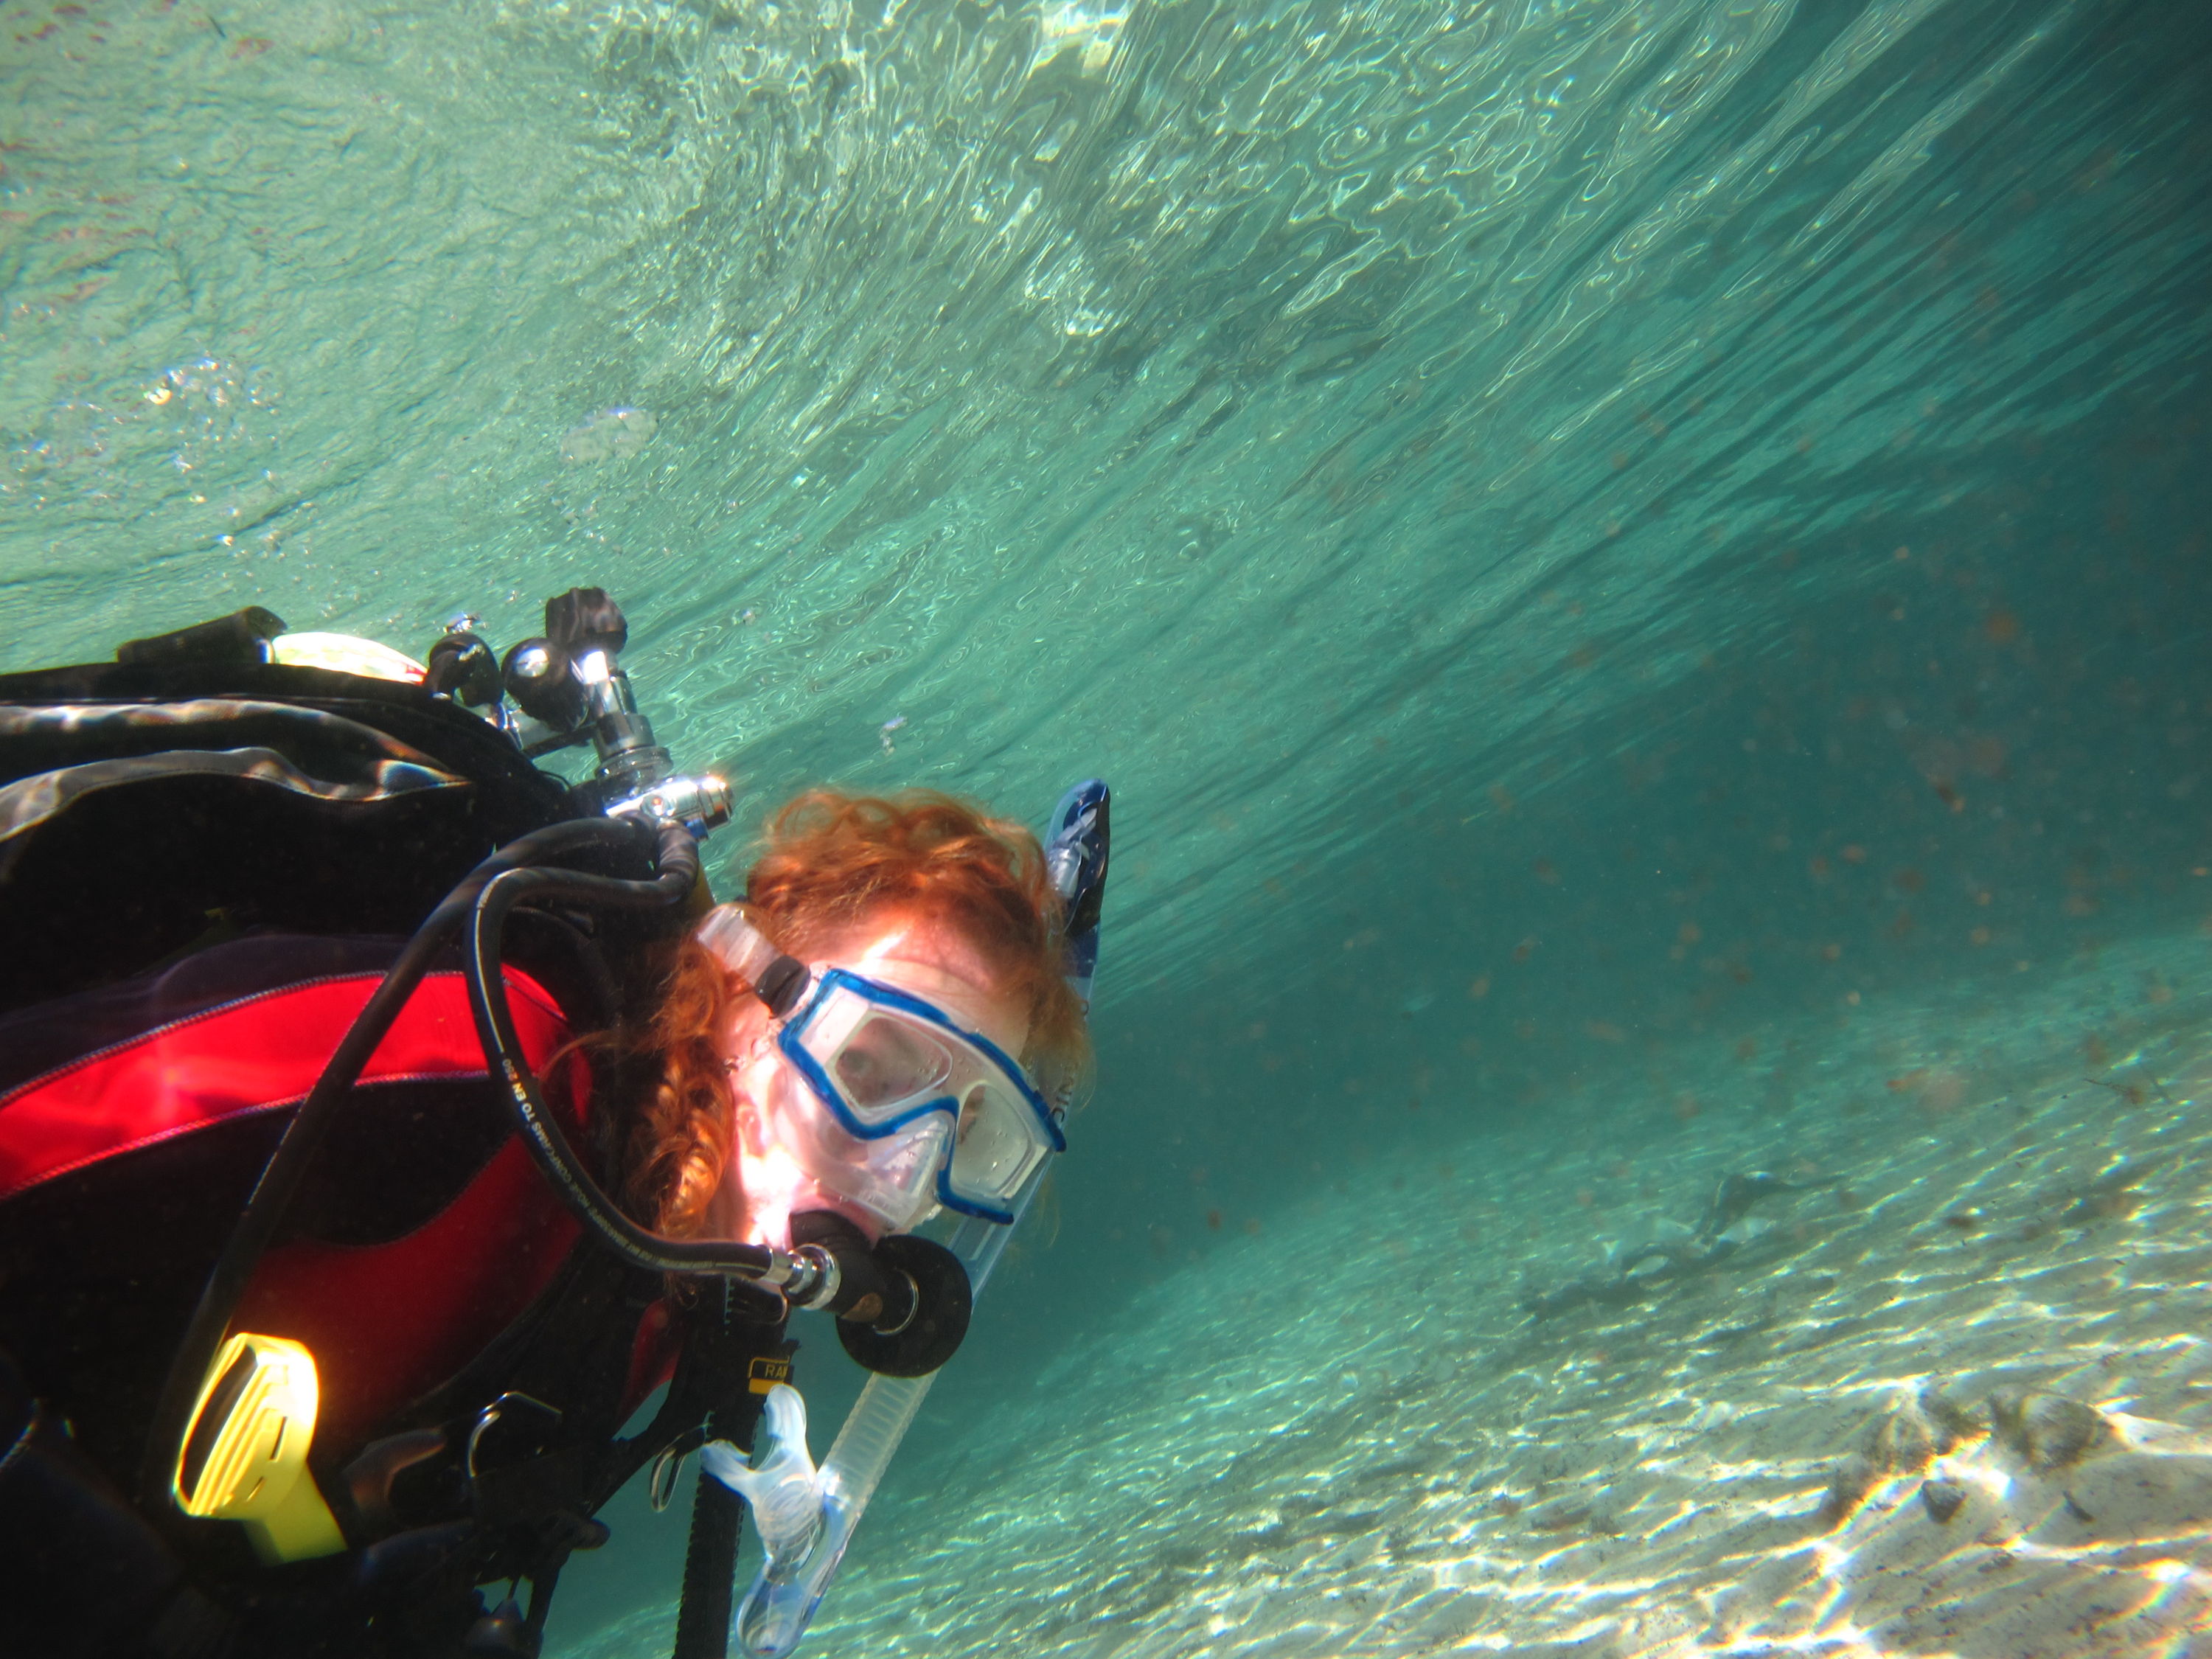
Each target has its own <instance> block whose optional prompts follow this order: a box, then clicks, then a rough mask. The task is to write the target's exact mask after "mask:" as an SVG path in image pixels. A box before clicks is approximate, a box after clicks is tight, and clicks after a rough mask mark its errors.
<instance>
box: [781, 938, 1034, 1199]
mask: <svg viewBox="0 0 2212 1659" xmlns="http://www.w3.org/2000/svg"><path fill="white" fill-rule="evenodd" d="M840 989H842V990H846V991H850V992H851V993H852V994H854V995H855V996H857V997H859V998H860V1000H863V1001H864V1002H870V1003H873V1004H874V1005H875V1006H878V1007H879V1008H888V1009H891V1010H893V1011H895V1012H898V1013H902V1014H904V1015H906V1016H908V1018H912V1019H916V1020H919V1021H921V1023H922V1024H926V1025H929V1026H932V1027H933V1028H934V1029H936V1030H939V1031H942V1032H943V1033H945V1035H946V1036H950V1037H952V1038H953V1039H955V1040H956V1041H957V1042H960V1043H962V1044H963V1045H964V1046H965V1047H967V1048H969V1049H971V1050H973V1051H974V1052H975V1054H980V1055H981V1057H982V1058H983V1059H985V1060H988V1061H989V1062H990V1063H991V1065H992V1066H994V1068H995V1069H996V1070H997V1071H998V1072H999V1073H1000V1074H1001V1075H1002V1076H1003V1077H1004V1078H1005V1079H1006V1081H1007V1082H1009V1083H1011V1084H1012V1085H1013V1087H1014V1090H1015V1092H1016V1093H1017V1094H1018V1095H1019V1096H1020V1097H1021V1098H1022V1099H1023V1100H1024V1102H1025V1103H1027V1104H1028V1106H1029V1109H1030V1112H1031V1113H1032V1114H1033V1115H1035V1117H1036V1122H1037V1127H1039V1128H1040V1129H1041V1130H1042V1131H1043V1133H1044V1139H1045V1142H1046V1144H1047V1145H1048V1146H1050V1147H1051V1149H1052V1151H1054V1152H1066V1150H1067V1137H1066V1134H1065V1133H1062V1131H1061V1129H1060V1115H1059V1114H1058V1113H1057V1112H1055V1111H1054V1109H1052V1107H1051V1106H1050V1105H1049V1104H1048V1103H1047V1102H1046V1100H1045V1097H1043V1096H1042V1094H1040V1093H1038V1092H1037V1091H1036V1088H1035V1087H1034V1086H1032V1085H1031V1084H1030V1080H1029V1079H1028V1077H1027V1076H1025V1075H1024V1073H1023V1071H1022V1068H1021V1066H1020V1065H1019V1063H1018V1062H1017V1061H1016V1060H1014V1059H1013V1058H1012V1056H1010V1055H1009V1054H1007V1053H1006V1051H1005V1050H1004V1049H1002V1048H1000V1047H999V1045H998V1044H996V1043H995V1042H992V1041H991V1039H990V1038H988V1037H987V1036H984V1035H983V1034H982V1033H981V1031H971V1030H969V1029H968V1028H967V1027H966V1026H964V1025H962V1024H958V1023H957V1022H956V1021H955V1020H953V1019H952V1018H951V1016H949V1015H948V1014H946V1013H945V1011H944V1010H943V1009H941V1008H939V1006H937V1005H936V1004H934V1003H933V1002H927V1001H925V1000H922V999H921V998H920V997H918V996H915V995H914V994H911V993H909V992H906V991H902V990H900V989H898V988H897V987H896V986H890V985H885V984H884V983H882V982H881V981H878V980H872V979H869V978H868V977H866V975H861V974H855V973H853V972H851V971H850V970H849V969H843V968H829V969H824V970H823V972H822V973H821V974H820V975H817V977H816V979H815V982H814V986H813V989H812V991H811V994H809V996H808V997H807V1000H806V1002H805V1006H802V1007H800V1008H799V1010H797V1011H796V1012H793V1014H791V1015H790V1016H788V1017H787V1018H786V1019H785V1020H784V1022H783V1024H782V1027H781V1030H778V1031H777V1032H776V1036H775V1046H776V1048H777V1049H778V1051H779V1052H781V1054H782V1055H783V1057H784V1058H785V1059H786V1060H788V1061H790V1062H791V1066H792V1069H793V1071H795V1072H797V1073H799V1076H800V1077H801V1078H802V1079H805V1083H806V1086H807V1088H808V1089H809V1090H810V1091H812V1093H813V1095H814V1097H815V1098H816V1099H817V1101H819V1102H820V1103H822V1105H823V1108H825V1109H827V1110H828V1112H829V1115H830V1116H831V1117H833V1118H835V1119H836V1121H837V1125H838V1127H840V1128H842V1129H843V1130H844V1131H845V1133H848V1134H849V1135H851V1136H852V1137H853V1138H854V1139H856V1140H882V1139H887V1138H888V1137H890V1136H891V1135H895V1134H896V1133H898V1132H899V1131H900V1130H902V1129H903V1128H905V1127H907V1126H908V1124H910V1123H913V1122H915V1121H918V1120H919V1119H921V1118H925V1117H927V1116H929V1115H931V1114H932V1113H941V1114H943V1115H945V1116H946V1117H949V1118H951V1120H952V1121H953V1124H954V1126H955V1127H956V1130H957V1126H958V1123H959V1120H960V1099H959V1097H958V1096H956V1095H939V1096H936V1097H933V1098H930V1099H926V1100H920V1101H917V1102H916V1103H915V1104H913V1105H911V1106H909V1107H907V1108H905V1109H903V1110H902V1111H900V1112H898V1113H897V1114H896V1115H894V1116H891V1117H888V1118H884V1119H881V1120H879V1121H874V1122H866V1121H862V1119H861V1118H860V1116H859V1115H857V1114H856V1113H855V1112H854V1110H853V1109H852V1107H851V1105H850V1104H849V1103H848V1102H847V1101H846V1099H845V1097H844V1094H843V1091H841V1090H840V1089H839V1088H838V1087H837V1085H836V1082H835V1081H833V1080H832V1079H831V1078H830V1076H829V1073H828V1072H827V1071H826V1070H825V1069H823V1066H822V1064H821V1062H820V1061H819V1060H816V1059H815V1057H814V1055H813V1054H811V1052H809V1050H808V1049H807V1048H806V1046H805V1035H806V1030H807V1027H808V1026H810V1025H811V1024H813V1021H814V1018H815V1017H816V1016H817V1014H819V1013H820V1012H821V1011H822V1006H823V1002H824V1001H825V1000H827V999H828V998H829V994H831V993H832V992H834V991H837V990H840ZM957 1152H958V1140H957V1135H956V1138H955V1139H952V1140H951V1141H948V1143H947V1145H946V1148H945V1157H944V1158H943V1160H942V1161H941V1162H940V1163H939V1164H938V1166H937V1183H936V1184H937V1201H938V1202H939V1204H941V1205H943V1206H945V1208H946V1209H948V1210H951V1211H954V1212H957V1213H958V1214H961V1215H969V1216H975V1217H976V1218H979V1219H981V1220H984V1221H995V1222H998V1223H1000V1225H1011V1224H1012V1221H1013V1219H1014V1213H1013V1212H1012V1210H1011V1209H1008V1208H1006V1207H1004V1206H998V1205H993V1204H990V1203H988V1202H987V1201H986V1200H982V1199H978V1198H969V1197H963V1196H962V1195H961V1194H958V1193H957V1192H955V1191H954V1190H953V1188H952V1161H953V1158H955V1157H956V1156H957ZM1035 1168H1036V1166H1035V1165H1034V1164H1032V1165H1031V1166H1030V1170H1031V1172H1034V1170H1035ZM1006 1196H1007V1200H1008V1202H1011V1201H1012V1199H1013V1197H1014V1194H1012V1193H1009V1194H1007V1195H1006Z"/></svg>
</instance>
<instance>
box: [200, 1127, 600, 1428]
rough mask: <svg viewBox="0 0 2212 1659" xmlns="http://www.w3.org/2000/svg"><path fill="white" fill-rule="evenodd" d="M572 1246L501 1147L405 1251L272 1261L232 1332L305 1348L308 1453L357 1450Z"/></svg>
mask: <svg viewBox="0 0 2212 1659" xmlns="http://www.w3.org/2000/svg"><path fill="white" fill-rule="evenodd" d="M576 1233H577V1227H576V1223H575V1222H574V1220H573V1219H572V1218H570V1217H569V1215H568V1212H567V1211H565V1210H563V1209H562V1207H561V1203H560V1200H558V1199H556V1198H555V1197H554V1196H553V1194H552V1191H551V1189H550V1188H548V1187H547V1186H546V1184H545V1179H544V1176H541V1175H539V1174H538V1170H537V1167H536V1165H534V1164H532V1163H531V1161H530V1155H529V1153H527V1152H525V1151H524V1150H523V1149H522V1144H521V1142H520V1141H519V1140H509V1141H508V1142H507V1145H506V1146H502V1147H501V1148H500V1150H499V1152H497V1153H496V1154H495V1155H494V1157H493V1158H492V1161H491V1162H490V1163H489V1164H486V1165H485V1166H484V1167H483V1170H480V1171H479V1172H478V1173H477V1178H476V1179H475V1180H474V1181H472V1182H470V1183H469V1185H468V1188H467V1189H466V1190H465V1191H464V1192H463V1193H462V1194H461V1195H460V1197H459V1198H458V1199H456V1200H453V1203H452V1204H451V1205H449V1206H447V1208H446V1209H444V1210H443V1211H441V1212H440V1213H439V1214H437V1215H436V1216H435V1217H433V1218H431V1219H430V1220H428V1221H427V1222H425V1223H424V1224H423V1225H422V1226H420V1227H417V1228H416V1230H415V1231H413V1232H411V1233H409V1234H408V1235H406V1237H404V1238H398V1239H394V1240H393V1241H392V1243H388V1244H373V1245H367V1246H349V1245H343V1244H324V1243H317V1242H315V1241H313V1240H309V1239H302V1240H298V1241H295V1243H289V1244H285V1245H282V1246H280V1247H278V1248H277V1249H273V1250H271V1251H270V1253H269V1254H268V1255H266V1256H265V1257H264V1258H263V1259H262V1262H261V1266H260V1267H259V1268H258V1269H257V1270H256V1271H255V1273H254V1275H253V1281H252V1284H251V1285H248V1286H247V1287H246V1294H245V1295H244V1296H243V1297H240V1299H239V1304H238V1311H237V1313H236V1314H235V1315H234V1316H233V1317H232V1320H231V1326H232V1328H233V1329H234V1330H241V1331H258V1332H260V1333H262V1334H264V1335H267V1336H289V1337H290V1338H292V1339H293V1340H295V1341H299V1342H304V1343H306V1344H307V1352H310V1353H312V1354H313V1355H314V1356H315V1370H316V1375H317V1378H318V1380H319V1383H320V1385H321V1389H322V1404H321V1408H320V1411H319V1414H318V1417H317V1419H316V1425H315V1443H316V1444H317V1446H318V1447H319V1448H323V1449H334V1448H342V1447H343V1448H351V1447H353V1446H355V1445H356V1444H357V1443H359V1442H360V1441H361V1440H362V1438H364V1437H366V1435H367V1434H368V1431H369V1430H371V1429H373V1428H374V1427H375V1426H376V1425H378V1424H380V1423H381V1422H383V1421H384V1420H385V1419H386V1418H387V1417H389V1416H390V1415H391V1414H392V1413H393V1412H395V1411H398V1409H399V1408H400V1407H403V1406H405V1405H406V1404H407V1403H408V1402H409V1401H412V1400H415V1399H417V1398H419V1397H420V1396H421V1395H423V1394H425V1393H427V1392H428V1391H429V1390H430V1389H433V1388H435V1387H436V1386H437V1385H438V1384H439V1383H442V1382H444V1381H445V1380H446V1379H447V1377H449V1376H452V1375H453V1373H454V1372H456V1371H458V1370H460V1369H461V1367H462V1366H463V1365H465V1364H467V1363H468V1362H469V1361H470V1360H471V1359H472V1358H475V1357H476V1356H477V1354H478V1353H479V1352H482V1351H483V1346H484V1344H485V1343H487V1342H489V1340H491V1339H492V1338H493V1337H495V1336H496V1335H498V1334H499V1333H500V1332H501V1330H502V1329H504V1328H506V1326H507V1322H509V1321H510V1320H512V1319H513V1317H514V1316H516V1315H517V1314H519V1313H520V1312H521V1311H522V1310H523V1309H524V1308H526V1306H528V1305H529V1303H530V1300H531V1298H532V1297H535V1296H536V1295H537V1294H538V1291H542V1290H544V1288H545V1285H546V1282H547V1281H548V1280H549V1279H551V1278H552V1277H553V1274H554V1273H555V1272H556V1270H557V1269H558V1268H559V1267H560V1265H561V1262H562V1259H563V1258H564V1257H565V1256H566V1255H568V1247H569V1245H570V1244H572V1243H574V1241H575V1237H576Z"/></svg>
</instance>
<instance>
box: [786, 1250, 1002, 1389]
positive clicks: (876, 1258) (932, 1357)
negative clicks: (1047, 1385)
mask: <svg viewBox="0 0 2212 1659" xmlns="http://www.w3.org/2000/svg"><path fill="white" fill-rule="evenodd" d="M791 1243H792V1247H793V1254H794V1255H798V1254H802V1253H805V1252H808V1251H815V1252H818V1253H820V1254H821V1255H823V1256H824V1257H826V1258H827V1259H828V1261H829V1263H830V1271H829V1273H826V1274H825V1275H824V1276H823V1284H822V1286H821V1289H820V1291H818V1292H817V1294H818V1296H819V1299H818V1300H811V1301H806V1302H804V1303H802V1304H800V1305H801V1306H804V1307H810V1308H823V1309H827V1310H829V1312H831V1313H833V1314H835V1315H836V1316H837V1340H838V1341H839V1342H840V1343H842V1345H843V1346H844V1349H845V1352H847V1353H848V1354H850V1355H851V1356H852V1357H853V1358H854V1361H855V1362H856V1363H857V1364H860V1365H863V1366H865V1367H866V1368H867V1369H868V1370H872V1371H874V1372H876V1373H877V1374H878V1375H879V1376H927V1375H928V1374H929V1373H930V1372H932V1371H933V1370H937V1368H938V1367H939V1366H940V1365H942V1364H945V1361H946V1360H948V1359H950V1358H952V1356H953V1355H954V1353H956V1352H958V1350H959V1347H960V1343H961V1340H962V1339H963V1338H964V1337H965V1336H966V1335H967V1334H968V1322H969V1316H970V1315H971V1314H972V1313H973V1311H974V1308H975V1296H974V1292H973V1291H972V1290H971V1289H970V1288H969V1282H968V1269H967V1268H966V1267H963V1266H962V1265H961V1261H960V1258H959V1257H957V1256H956V1255H953V1254H952V1252H951V1251H950V1250H948V1249H945V1247H944V1246H943V1245H942V1244H938V1243H933V1242H932V1241H930V1240H928V1239H927V1238H921V1237H916V1236H915V1235H914V1234H911V1233H892V1234H890V1235H889V1236H888V1237H885V1238H884V1240H883V1241H882V1242H881V1243H878V1244H873V1245H872V1244H870V1243H868V1237H867V1235H866V1233H864V1232H862V1231H860V1228H859V1227H857V1226H855V1225H854V1224H853V1223H852V1221H850V1220H849V1219H848V1218H846V1217H844V1216H842V1215H839V1214H838V1213H837V1212H836V1211H834V1210H806V1211H802V1212H800V1213H799V1214H797V1215H794V1216H793V1217H792V1218H791Z"/></svg>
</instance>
